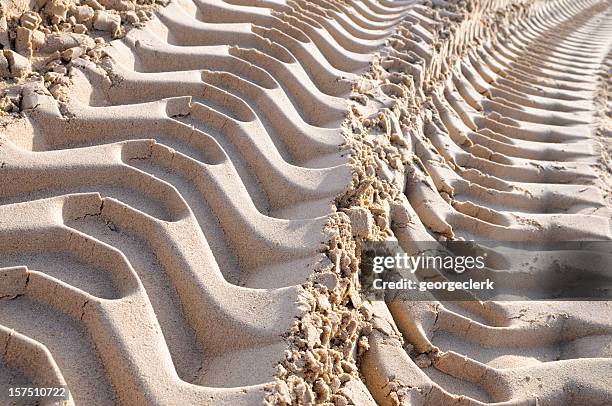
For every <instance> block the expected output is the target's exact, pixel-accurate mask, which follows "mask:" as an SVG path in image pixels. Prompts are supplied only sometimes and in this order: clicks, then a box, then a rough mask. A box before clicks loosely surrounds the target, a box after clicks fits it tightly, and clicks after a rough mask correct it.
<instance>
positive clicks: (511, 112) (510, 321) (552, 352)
mask: <svg viewBox="0 0 612 406" xmlns="http://www.w3.org/2000/svg"><path fill="white" fill-rule="evenodd" d="M499 4H501V3H499ZM488 6H492V7H494V4H493V3H492V4H489V5H488ZM481 11H482V10H481ZM478 12H479V10H478V9H476V10H475V11H474V13H473V15H474V17H473V18H474V20H473V21H470V17H468V18H467V19H466V20H463V21H462V22H461V24H462V26H461V27H457V30H456V32H457V36H456V37H451V38H450V39H448V40H447V42H448V44H449V46H448V47H445V46H444V45H443V46H442V47H440V48H442V49H443V51H442V52H440V55H439V54H435V53H431V52H424V53H423V55H421V54H419V56H421V57H422V58H419V59H421V65H420V66H419V67H418V68H417V69H416V71H418V73H419V75H420V77H419V76H414V77H415V80H419V79H422V80H421V82H417V83H416V84H417V86H420V87H421V88H422V89H423V91H424V95H425V96H426V97H427V98H426V99H423V100H422V103H423V105H422V107H423V109H425V112H424V114H422V115H421V119H418V120H417V122H416V126H414V127H413V128H411V129H405V130H404V131H405V132H404V135H407V136H408V137H410V139H411V142H412V146H413V148H414V153H415V155H416V156H417V157H418V160H419V165H413V167H412V168H411V169H409V171H408V172H407V174H406V182H405V189H404V193H405V196H404V197H402V202H401V204H400V205H398V206H396V208H395V215H394V213H393V210H392V228H393V231H394V234H395V236H396V237H397V238H398V240H399V242H400V244H401V245H402V246H403V247H404V248H405V249H406V250H408V251H411V250H412V249H413V241H419V240H423V239H426V240H427V239H432V237H431V236H430V234H428V232H427V231H426V230H429V232H431V231H433V232H434V233H433V234H434V236H435V237H436V238H440V237H442V239H447V238H449V239H455V238H465V239H467V240H507V241H543V240H544V241H567V240H573V239H577V240H605V241H609V240H610V239H611V238H612V234H611V231H610V218H611V214H610V211H609V206H608V205H607V204H606V201H605V199H604V196H603V195H602V192H601V191H602V190H605V187H604V189H602V186H601V183H600V182H601V178H599V176H598V173H597V172H596V171H595V170H594V168H595V167H596V166H597V165H598V164H599V159H600V154H601V149H600V148H601V145H600V144H599V143H598V142H597V141H596V133H597V131H598V126H599V125H600V124H599V121H598V120H599V118H598V117H599V115H600V114H601V112H600V111H599V110H598V106H597V104H596V102H595V100H596V97H597V92H598V88H599V87H600V86H601V81H602V79H601V78H602V77H605V75H607V73H606V70H605V69H606V66H605V59H606V57H607V55H608V54H609V52H610V49H611V47H612V37H611V34H612V25H610V23H609V16H610V13H611V12H612V10H611V9H610V7H609V4H607V3H605V2H571V3H569V2H563V1H561V2H550V3H546V4H544V3H542V5H541V7H535V8H533V9H532V10H531V11H530V12H529V14H527V13H526V15H527V16H528V17H525V16H522V18H517V19H515V20H514V21H513V20H512V15H511V14H509V15H508V17H506V18H507V20H508V21H511V22H512V23H511V24H508V25H506V26H504V27H503V28H502V29H501V30H499V31H498V32H497V33H494V34H492V35H491V34H487V35H486V36H484V37H482V38H481V39H480V40H478V41H476V42H475V43H473V44H472V45H471V46H470V47H466V48H464V49H462V48H461V47H462V46H463V45H461V41H465V42H466V43H468V44H469V41H471V40H472V39H473V38H474V31H471V30H472V29H473V28H474V26H477V25H478V24H479V23H478V22H477V21H476V20H477V18H478V17H475V16H476V15H478ZM500 13H501V12H500ZM413 28H414V27H413ZM422 28H423V31H427V30H428V27H427V26H423V27H422ZM461 36H463V38H461ZM399 38H403V37H399ZM424 38H425V40H424V42H425V44H423V43H422V42H421V44H420V48H426V47H427V45H428V39H427V38H426V37H424ZM429 42H431V40H429ZM438 45H439V44H438ZM453 46H456V47H457V48H455V49H453ZM395 48H396V49H395V50H394V51H393V52H397V53H398V54H401V51H399V50H397V48H398V47H397V46H396V47H395ZM406 48H408V47H407V46H406ZM457 49H459V51H456V50H457ZM451 50H452V51H451ZM413 51H414V52H416V53H418V52H417V51H416V50H413ZM444 52H448V53H447V55H442V54H443V53H444ZM452 52H457V55H458V57H457V58H456V59H455V60H454V62H453V64H454V66H449V67H448V68H450V69H449V70H447V71H446V72H447V74H446V75H445V76H446V77H445V78H444V77H443V78H442V80H436V79H435V78H436V75H437V74H438V73H437V72H438V71H437V70H438V69H440V65H437V64H438V63H439V62H440V60H442V59H443V58H447V59H446V61H445V62H446V63H450V61H451V60H452V59H451V58H452ZM399 57H400V58H403V59H405V60H409V58H413V59H414V58H416V56H414V55H413V56H410V57H408V54H406V53H404V54H403V55H400V56H399ZM389 58H392V57H391V56H390V57H389ZM389 60H390V61H391V60H392V59H389ZM395 65H396V66H397V65H398V64H397V63H395ZM442 69H446V67H443V68H442ZM405 71H410V70H408V69H405V70H404V72H405ZM412 71H415V68H414V67H413V68H412ZM429 75H431V76H430V77H432V78H434V81H426V79H425V78H426V77H427V76H429ZM604 80H605V79H604ZM608 114H609V113H608ZM406 219H408V221H406ZM416 219H418V220H416ZM393 223H395V224H393ZM596 224H597V225H598V226H595V225H596ZM407 225H408V226H407ZM518 282H519V283H517V287H516V290H515V291H512V292H508V294H509V295H514V296H515V297H516V298H518V299H520V298H521V297H525V296H526V295H527V294H526V293H525V292H527V291H529V289H533V288H534V283H537V282H534V281H533V280H532V279H531V280H524V281H518ZM520 282H523V283H520ZM527 296H528V295H527ZM387 305H388V307H387V308H385V307H384V306H380V307H379V308H378V309H377V313H378V316H379V318H380V319H378V320H375V322H374V325H375V331H374V332H373V333H372V335H371V336H370V345H371V346H372V347H371V349H370V351H369V352H368V353H367V354H366V356H365V358H364V360H363V365H362V367H363V370H364V373H365V375H366V383H367V385H368V388H369V389H370V391H372V393H373V395H374V397H375V399H376V400H377V401H378V402H379V403H381V404H394V403H393V402H394V400H393V399H396V400H397V399H399V400H403V401H405V402H408V404H428V405H439V404H462V405H463V404H465V405H468V404H470V405H471V404H492V403H494V404H530V403H529V402H532V401H533V399H534V398H537V399H538V400H539V401H540V402H542V403H543V404H575V405H587V404H606V403H609V402H610V401H612V397H611V396H612V395H611V394H610V387H611V384H612V382H611V381H610V378H609V376H608V374H609V371H610V369H611V368H612V362H611V361H610V355H611V354H610V352H609V343H610V337H611V335H610V333H611V329H612V325H610V324H609V322H608V321H603V319H600V318H599V317H595V316H593V315H594V314H597V315H602V314H608V312H609V309H608V306H607V304H605V303H593V302H583V303H576V302H565V303H564V302H549V303H544V302H524V301H514V302H498V303H495V302H486V303H477V302H476V303H475V302H457V303H448V302H438V301H431V302H414V301H410V300H409V299H406V298H404V299H402V298H396V299H394V300H392V301H390V302H388V303H387ZM587 309H588V310H587ZM399 337H402V338H403V339H404V343H405V346H404V348H402V344H401V343H400V340H401V338H399ZM411 357H412V359H411ZM414 360H416V361H414ZM417 364H418V365H420V366H421V368H422V369H421V368H419V367H418V366H417ZM587 376H588V378H587ZM391 395H393V396H391Z"/></svg>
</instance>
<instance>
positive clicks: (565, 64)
mask: <svg viewBox="0 0 612 406" xmlns="http://www.w3.org/2000/svg"><path fill="white" fill-rule="evenodd" d="M609 14H610V8H609V5H608V6H607V7H606V4H605V3H604V2H597V1H587V0H584V1H580V2H570V1H564V0H559V1H553V2H540V1H519V2H508V1H505V0H494V1H481V2H477V1H470V2H460V3H457V4H453V3H450V2H446V1H433V2H423V4H415V3H414V2H411V1H402V2H394V1H386V0H383V1H380V2H376V1H371V0H367V1H338V2H329V1H326V0H321V1H315V2H307V1H301V0H290V1H286V2H285V1H282V2H281V1H278V2H277V1H269V2H268V1H265V2H258V1H257V2H255V1H242V0H228V1H221V0H194V1H187V0H180V1H179V0H177V1H171V2H170V3H168V4H167V5H166V6H165V7H160V8H157V9H156V11H155V15H154V16H153V18H152V19H151V21H148V22H147V24H145V25H144V26H143V27H142V28H140V29H132V30H129V31H127V32H121V33H117V34H121V35H115V36H117V37H120V38H118V39H115V40H113V41H110V42H109V43H108V44H106V45H103V44H102V42H100V41H98V44H97V45H92V46H93V49H89V50H88V51H87V52H86V53H85V54H84V55H83V57H80V56H77V57H75V58H68V59H69V60H70V61H69V63H66V61H63V62H62V63H61V65H62V66H63V67H64V69H65V72H64V70H62V69H61V68H60V67H56V66H54V67H53V69H55V68H57V69H56V70H58V71H60V72H55V73H58V74H59V76H61V77H62V78H63V77H66V78H67V79H68V80H65V81H64V79H60V78H59V76H58V77H53V78H51V77H50V79H53V81H51V80H47V78H46V77H45V78H43V79H44V80H43V81H35V80H34V81H32V80H30V81H24V82H19V83H18V84H19V97H18V99H19V100H18V101H19V102H18V103H17V104H19V105H20V109H21V110H23V114H24V115H25V117H26V118H27V119H26V120H20V121H19V122H18V123H17V124H15V125H14V126H13V127H12V128H11V127H10V126H9V128H8V129H7V131H6V133H5V134H4V136H3V137H2V139H0V161H1V162H2V165H1V167H0V174H1V176H0V204H1V206H0V230H1V231H0V234H1V235H2V237H3V238H2V240H1V242H0V253H1V254H0V261H1V262H0V267H2V268H1V270H0V278H1V280H2V281H1V282H0V289H1V290H0V325H1V326H2V328H1V329H0V337H5V338H4V343H5V344H4V348H5V351H4V353H3V354H4V355H3V356H2V359H1V360H2V363H1V365H0V373H2V371H3V370H6V371H7V373H6V375H7V376H8V378H7V379H5V381H8V382H32V383H36V384H43V383H51V382H53V383H62V382H65V383H67V385H68V386H69V387H70V389H71V393H72V399H71V400H70V401H69V403H75V404H129V405H136V404H160V405H172V404H177V405H178V404H181V405H184V404H188V405H191V404H211V405H213V404H214V405H217V404H231V405H239V404H245V405H247V404H248V405H251V404H261V403H262V402H264V401H265V402H267V403H271V404H312V403H324V402H328V404H334V405H346V404H360V405H361V404H376V403H377V404H402V403H403V404H431V405H438V404H452V403H457V404H483V403H484V404H486V403H490V402H498V403H504V404H520V403H521V402H528V401H529V399H533V398H534V397H538V399H541V400H543V401H544V402H545V403H546V402H548V403H549V404H563V403H573V404H589V403H593V402H599V403H604V404H605V403H606V402H609V401H610V393H611V389H610V388H611V387H612V383H611V382H610V381H609V376H610V374H609V371H610V362H609V357H610V356H611V354H610V353H609V345H608V344H609V341H610V340H609V337H610V326H609V323H607V322H606V321H605V320H603V319H602V318H601V317H599V316H598V315H600V314H607V313H608V312H609V309H608V305H607V303H606V302H602V303H595V304H593V303H579V304H573V303H561V302H559V303H557V302H552V303H549V304H541V303H532V302H520V301H519V302H512V303H510V304H508V303H505V304H500V303H495V302H491V303H485V304H483V305H480V304H477V303H476V304H474V303H473V304H471V305H470V304H468V305H463V307H462V306H460V305H457V304H455V303H446V302H439V301H436V300H432V301H429V302H412V301H410V300H403V299H402V298H398V299H397V300H394V301H390V302H387V303H376V304H375V305H372V304H370V303H368V302H364V301H363V300H362V299H361V297H360V295H359V288H360V287H359V282H358V266H359V262H358V258H359V254H360V252H359V249H360V248H359V243H360V241H362V240H384V239H397V240H399V242H400V244H402V246H404V247H405V248H406V249H408V250H409V249H410V247H411V242H412V241H416V240H434V239H441V240H443V239H453V238H466V239H470V238H483V237H486V238H498V239H522V240H529V239H532V240H537V239H540V238H556V239H559V240H564V239H607V240H609V239H610V237H611V235H610V228H609V219H610V212H609V209H610V207H609V206H608V205H607V204H606V201H605V199H604V197H603V196H602V193H601V190H602V189H604V188H605V187H606V186H605V182H606V181H605V178H604V177H603V176H598V173H597V172H595V171H594V170H593V167H594V165H597V162H598V159H600V157H601V150H600V148H599V146H598V145H597V143H596V142H594V139H595V136H596V135H597V134H600V135H601V131H602V130H601V128H603V127H604V126H603V125H602V124H601V120H603V119H602V111H597V109H599V110H605V108H601V107H598V106H596V105H595V104H593V102H592V100H593V99H594V98H595V95H599V100H600V102H601V98H602V95H603V94H605V91H603V90H602V86H603V85H602V83H605V82H602V81H601V80H600V77H601V76H602V66H605V62H604V61H605V58H606V57H607V55H609V50H610V42H611V41H610V30H611V28H612V27H610V26H609V24H608V23H607V22H606V19H605V16H608V15H609ZM602 16H603V17H602ZM126 18H127V15H126ZM146 19H148V16H147V18H146ZM143 20H144V18H143ZM109 27H110V26H109ZM124 34H125V35H124ZM109 39H110V38H109ZM587 39H588V41H589V44H588V45H587V46H585V45H583V43H584V42H585V40H587ZM92 50H93V51H95V52H93V53H91V54H90V53H89V52H90V51H92ZM35 69H36V67H35ZM33 77H34V78H35V77H36V75H33ZM30 78H31V77H30ZM56 80H59V81H60V82H61V86H62V87H61V92H60V91H59V88H57V87H56V88H53V85H54V84H55V82H54V81H56ZM53 89H55V90H58V91H54V90H53ZM600 104H601V103H600ZM605 114H606V113H604V116H605ZM598 120H599V121H598ZM341 144H342V146H341ZM604 172H605V171H604ZM602 185H603V186H602ZM594 222H596V223H597V224H603V226H601V227H593V223H594ZM305 281H306V282H305ZM11 329H14V330H11ZM0 340H1V339H0ZM2 342H3V341H0V343H2ZM1 347H2V345H0V348H1ZM28 351H29V352H32V353H33V354H36V356H35V357H32V360H31V362H29V363H28V366H29V368H28V367H25V366H24V358H23V354H24V353H26V352H28ZM41 371H47V372H45V373H42V372H41ZM2 382H3V383H2V384H3V385H5V383H4V381H2ZM1 387H2V386H1V385H0V388H1Z"/></svg>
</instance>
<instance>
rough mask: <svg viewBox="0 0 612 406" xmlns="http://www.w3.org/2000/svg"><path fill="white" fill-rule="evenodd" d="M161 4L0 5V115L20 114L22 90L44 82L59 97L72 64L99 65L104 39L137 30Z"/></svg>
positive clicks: (132, 0) (89, 0)
mask: <svg viewBox="0 0 612 406" xmlns="http://www.w3.org/2000/svg"><path fill="white" fill-rule="evenodd" d="M166 3H167V2H166V1H165V0H162V1H156V0H100V1H98V0H48V1H46V0H37V1H30V3H28V4H26V3H25V2H9V3H1V4H0V46H1V47H2V53H0V77H2V79H4V80H3V81H2V84H1V87H0V111H1V112H3V113H13V114H17V113H19V111H20V110H21V106H20V98H21V96H20V95H21V89H22V87H23V85H24V84H25V83H28V82H38V81H40V82H43V83H44V87H45V88H47V89H48V91H49V92H50V94H51V95H53V96H54V97H55V98H57V99H62V98H63V97H64V95H65V91H66V87H67V86H68V85H69V84H71V79H70V78H71V69H72V62H73V61H74V60H76V59H77V58H82V59H85V60H91V61H93V62H98V61H99V59H100V57H101V56H102V54H103V51H102V49H103V47H104V46H105V45H106V42H107V41H108V40H109V39H114V38H120V37H122V36H124V35H125V33H126V32H127V30H129V29H131V28H134V27H140V26H142V24H143V23H145V22H146V21H148V20H149V19H150V18H151V15H152V14H151V13H152V11H153V10H154V9H155V7H157V6H158V5H159V4H166Z"/></svg>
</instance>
